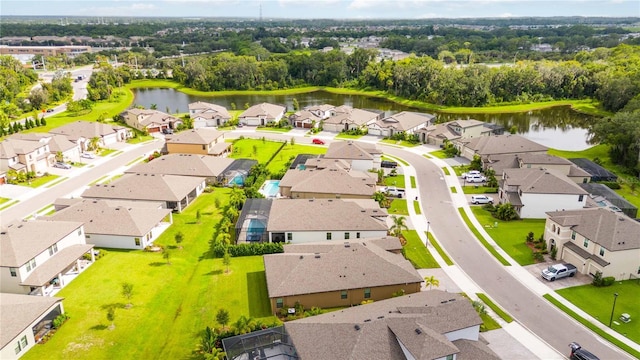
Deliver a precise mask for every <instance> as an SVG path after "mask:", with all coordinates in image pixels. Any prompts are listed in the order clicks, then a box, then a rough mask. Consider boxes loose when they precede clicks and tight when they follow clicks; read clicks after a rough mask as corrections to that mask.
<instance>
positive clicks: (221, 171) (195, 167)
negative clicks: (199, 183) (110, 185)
mask: <svg viewBox="0 0 640 360" xmlns="http://www.w3.org/2000/svg"><path fill="white" fill-rule="evenodd" d="M235 161H236V160H234V159H231V158H224V157H215V156H206V155H193V154H168V155H164V156H161V157H159V158H157V159H153V160H151V161H149V162H146V163H145V162H143V163H139V164H137V165H135V166H133V167H131V168H129V169H128V170H126V171H125V173H127V174H153V175H179V176H191V177H198V178H205V179H206V181H207V184H210V185H220V184H226V183H227V182H228V181H229V180H230V179H228V178H227V177H226V176H225V171H226V170H227V168H229V167H230V166H231V165H232V164H233V163H234V162H235Z"/></svg>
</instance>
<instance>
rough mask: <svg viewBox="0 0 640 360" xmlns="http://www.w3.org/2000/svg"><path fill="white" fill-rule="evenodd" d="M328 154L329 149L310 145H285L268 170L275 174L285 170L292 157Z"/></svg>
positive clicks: (268, 166)
mask: <svg viewBox="0 0 640 360" xmlns="http://www.w3.org/2000/svg"><path fill="white" fill-rule="evenodd" d="M326 152H327V148H325V147H321V146H310V145H298V144H295V145H291V144H290V143H289V144H287V145H285V147H283V148H282V149H281V150H280V151H279V152H278V153H277V154H276V156H275V157H274V158H273V160H271V162H270V163H269V165H267V170H269V171H270V172H271V173H273V174H275V173H278V172H279V171H281V170H283V169H284V165H285V164H286V163H287V161H289V158H290V157H292V156H293V157H295V156H297V155H299V154H324V153H326Z"/></svg>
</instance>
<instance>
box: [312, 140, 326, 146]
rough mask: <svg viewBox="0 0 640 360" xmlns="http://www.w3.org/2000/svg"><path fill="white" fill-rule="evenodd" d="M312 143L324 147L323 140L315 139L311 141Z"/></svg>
mask: <svg viewBox="0 0 640 360" xmlns="http://www.w3.org/2000/svg"><path fill="white" fill-rule="evenodd" d="M311 142H312V143H314V144H316V145H324V141H322V140H321V139H313V140H311Z"/></svg>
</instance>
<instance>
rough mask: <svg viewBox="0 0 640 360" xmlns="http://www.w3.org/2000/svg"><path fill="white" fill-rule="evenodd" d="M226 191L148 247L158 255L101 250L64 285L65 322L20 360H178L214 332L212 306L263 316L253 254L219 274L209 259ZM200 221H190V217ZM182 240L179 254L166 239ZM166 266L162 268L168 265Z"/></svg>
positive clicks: (260, 270) (201, 202)
mask: <svg viewBox="0 0 640 360" xmlns="http://www.w3.org/2000/svg"><path fill="white" fill-rule="evenodd" d="M229 192H230V190H229V189H215V191H214V192H213V193H205V194H203V195H201V196H200V198H198V199H197V200H196V202H194V203H193V204H192V205H190V206H189V207H188V208H187V210H186V211H185V212H184V213H182V214H174V215H173V219H174V225H173V226H171V227H170V228H169V229H168V230H167V231H166V232H165V233H164V234H163V235H162V236H161V237H160V238H159V239H158V240H157V241H156V244H159V245H162V246H164V247H165V248H167V249H169V254H170V257H169V259H168V260H167V259H165V258H164V257H163V254H162V253H152V252H142V251H133V250H115V249H114V250H108V253H107V254H106V255H105V256H104V257H103V258H102V259H99V260H98V261H97V262H96V263H95V264H93V265H92V266H91V267H90V268H89V269H87V270H86V271H85V272H84V273H83V274H82V275H81V276H80V277H78V278H77V279H75V280H74V281H73V282H72V283H70V284H69V285H68V286H67V287H65V288H64V289H63V290H62V291H61V292H60V293H59V294H58V296H60V297H64V298H65V302H64V306H65V310H66V311H67V313H68V314H69V315H70V316H71V319H70V320H69V321H68V322H67V323H65V325H64V326H62V328H61V329H60V330H59V331H58V332H57V333H56V334H55V335H54V336H53V337H52V338H51V339H50V340H49V341H48V342H47V343H46V344H44V345H39V346H36V347H35V348H33V349H32V350H31V351H29V352H28V353H27V354H26V356H24V357H23V359H44V358H46V359H69V358H74V359H125V358H129V359H142V358H149V359H179V358H181V359H185V358H189V357H190V355H191V353H192V351H193V350H194V349H195V347H196V344H197V343H198V339H199V335H200V332H201V331H202V330H203V329H204V328H205V327H206V326H215V325H216V321H215V314H216V312H217V311H218V309H220V308H224V309H226V310H228V311H229V313H230V319H231V321H232V322H233V321H235V319H237V318H238V317H239V316H240V315H245V316H250V317H253V318H255V319H260V320H262V321H264V322H267V323H269V322H273V321H276V319H275V317H273V316H271V313H270V307H269V302H268V298H267V289H266V280H265V273H264V265H263V262H262V257H261V256H254V257H240V258H232V259H231V264H230V266H229V273H228V274H226V273H225V271H224V269H225V267H224V266H223V264H222V259H214V258H212V257H211V256H210V251H209V250H210V249H209V248H210V244H209V240H210V239H211V235H212V232H213V226H214V225H215V224H216V223H217V222H218V220H219V219H220V217H221V209H218V208H216V206H215V199H216V198H218V199H219V200H220V201H221V203H222V205H224V204H225V203H226V201H227V200H228V195H229ZM198 211H199V212H200V214H201V216H200V220H199V221H198V220H197V216H196V214H197V212H198ZM178 231H180V232H182V233H183V234H184V241H183V242H182V243H181V244H180V246H181V247H182V248H177V247H176V246H175V241H174V236H175V234H176V233H177V232H178ZM169 262H170V264H169ZM123 282H128V283H131V284H133V297H132V298H131V300H130V302H131V303H132V304H133V306H132V307H131V308H129V309H127V308H125V306H124V304H125V303H127V302H129V301H128V300H126V299H125V298H124V297H123V296H122V295H121V287H122V283H123ZM111 305H113V306H115V307H116V311H115V320H114V321H113V323H114V325H115V328H113V329H110V328H109V325H110V322H109V321H107V316H106V313H107V311H106V310H105V308H107V307H109V306H111Z"/></svg>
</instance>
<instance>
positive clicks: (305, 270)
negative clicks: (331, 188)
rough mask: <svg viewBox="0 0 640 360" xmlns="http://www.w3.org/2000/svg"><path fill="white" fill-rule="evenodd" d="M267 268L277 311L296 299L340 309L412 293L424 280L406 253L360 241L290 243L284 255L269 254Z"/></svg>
mask: <svg viewBox="0 0 640 360" xmlns="http://www.w3.org/2000/svg"><path fill="white" fill-rule="evenodd" d="M275 201H280V200H275ZM398 242H399V240H398ZM264 268H265V273H266V277H267V292H268V293H269V294H268V295H269V301H270V302H271V311H272V312H273V313H274V314H277V313H280V311H282V309H285V311H286V309H287V308H290V307H293V306H294V305H295V304H296V303H299V304H300V305H302V306H303V307H304V308H305V309H310V308H312V307H320V308H335V307H344V306H353V305H359V304H360V303H362V302H363V301H366V300H373V301H380V300H383V299H388V298H391V297H392V296H394V294H396V293H404V294H412V293H416V292H419V291H420V284H421V283H422V281H423V279H422V276H420V274H418V272H417V271H416V270H415V269H414V268H413V266H412V265H411V263H410V262H409V261H408V260H406V259H405V258H404V256H402V255H401V254H395V253H391V252H389V251H386V250H384V249H382V248H380V247H378V246H377V245H376V244H375V243H373V242H371V243H370V242H367V241H355V240H354V241H346V242H343V241H341V242H340V243H338V244H336V243H330V242H323V243H307V244H296V245H285V246H284V254H272V255H265V256H264Z"/></svg>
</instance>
